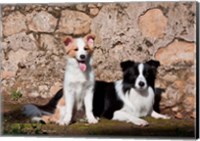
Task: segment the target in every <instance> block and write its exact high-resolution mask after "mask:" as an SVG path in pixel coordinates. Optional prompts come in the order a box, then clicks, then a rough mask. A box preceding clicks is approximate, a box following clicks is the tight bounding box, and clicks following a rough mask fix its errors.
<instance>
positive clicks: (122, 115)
mask: <svg viewBox="0 0 200 141" xmlns="http://www.w3.org/2000/svg"><path fill="white" fill-rule="evenodd" d="M112 120H118V121H125V122H131V123H133V124H135V125H138V126H147V125H148V124H149V123H148V122H147V121H145V120H143V119H141V118H138V117H135V116H134V115H131V114H129V113H127V112H125V111H123V110H118V111H116V112H114V115H113V118H112Z"/></svg>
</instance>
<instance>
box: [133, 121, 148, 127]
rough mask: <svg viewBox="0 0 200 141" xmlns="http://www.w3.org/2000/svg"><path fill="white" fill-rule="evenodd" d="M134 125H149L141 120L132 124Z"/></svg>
mask: <svg viewBox="0 0 200 141" xmlns="http://www.w3.org/2000/svg"><path fill="white" fill-rule="evenodd" d="M134 124H136V125H138V126H142V127H144V126H148V125H149V123H148V122H147V121H145V120H143V119H139V120H137V121H136V122H134Z"/></svg>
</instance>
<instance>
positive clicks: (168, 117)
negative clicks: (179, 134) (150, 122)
mask: <svg viewBox="0 0 200 141" xmlns="http://www.w3.org/2000/svg"><path fill="white" fill-rule="evenodd" d="M161 118H162V119H171V117H170V116H168V115H163V116H162V117H161Z"/></svg>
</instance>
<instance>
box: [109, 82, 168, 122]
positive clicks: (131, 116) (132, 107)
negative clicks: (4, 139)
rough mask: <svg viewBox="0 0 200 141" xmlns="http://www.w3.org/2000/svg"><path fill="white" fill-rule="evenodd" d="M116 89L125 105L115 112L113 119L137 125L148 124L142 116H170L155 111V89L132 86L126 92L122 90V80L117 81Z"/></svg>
mask: <svg viewBox="0 0 200 141" xmlns="http://www.w3.org/2000/svg"><path fill="white" fill-rule="evenodd" d="M115 89H116V91H117V94H118V96H119V98H120V99H121V100H122V101H123V103H124V106H123V107H122V108H121V109H120V110H118V111H115V112H114V116H113V118H112V119H113V120H119V121H126V122H131V123H133V124H136V125H140V126H146V125H148V122H147V121H145V120H143V119H141V118H140V117H145V116H148V115H150V116H152V117H154V118H163V119H169V117H168V116H165V115H161V114H158V113H156V112H155V111H153V103H154V95H155V94H154V91H153V89H152V88H151V87H148V88H147V89H146V90H143V91H141V90H140V91H138V90H136V89H134V88H131V90H130V92H127V93H126V94H124V93H123V91H122V80H120V81H117V82H115Z"/></svg>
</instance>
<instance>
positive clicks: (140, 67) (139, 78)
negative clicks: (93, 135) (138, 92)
mask: <svg viewBox="0 0 200 141" xmlns="http://www.w3.org/2000/svg"><path fill="white" fill-rule="evenodd" d="M138 71H139V76H138V77H137V79H136V82H135V87H136V88H137V89H142V90H144V89H146V88H147V81H146V79H145V77H144V76H143V71H144V64H142V63H141V64H139V66H138ZM139 82H143V83H144V86H143V87H140V86H139Z"/></svg>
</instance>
